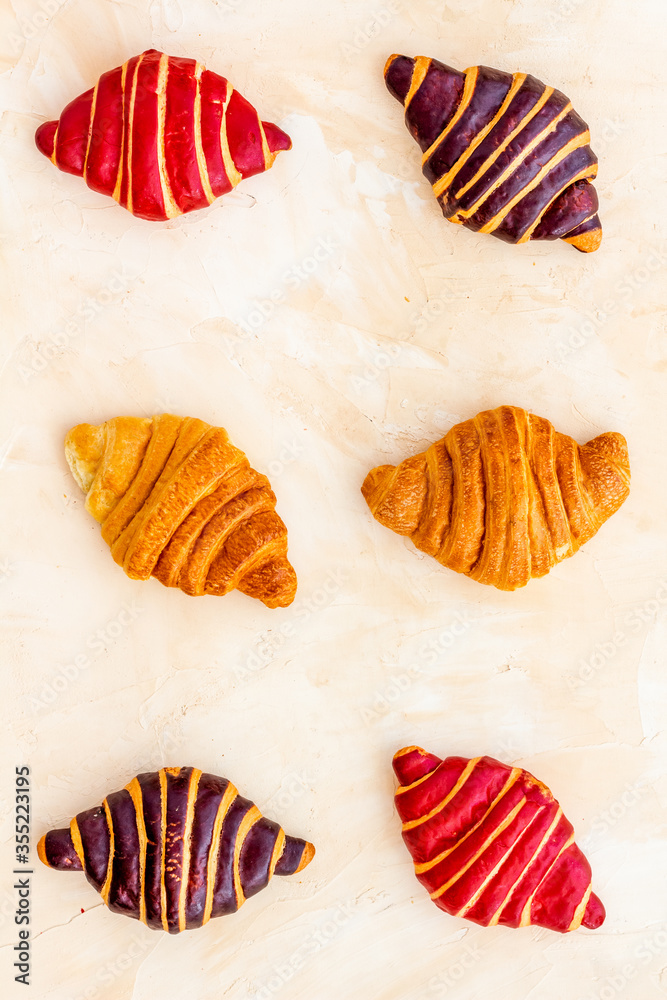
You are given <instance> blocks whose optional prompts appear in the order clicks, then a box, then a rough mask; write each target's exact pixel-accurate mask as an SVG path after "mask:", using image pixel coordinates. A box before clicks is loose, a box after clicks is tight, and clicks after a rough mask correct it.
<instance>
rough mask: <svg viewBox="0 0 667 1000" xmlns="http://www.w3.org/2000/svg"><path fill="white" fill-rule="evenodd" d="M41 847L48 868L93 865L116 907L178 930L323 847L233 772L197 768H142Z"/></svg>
mask: <svg viewBox="0 0 667 1000" xmlns="http://www.w3.org/2000/svg"><path fill="white" fill-rule="evenodd" d="M37 851H38V854H39V857H40V860H41V861H43V862H44V864H45V865H48V866H49V868H56V869H57V870H58V871H83V872H85V875H86V878H87V879H88V881H89V882H90V884H91V885H92V886H94V888H95V889H97V891H98V892H99V893H100V895H101V896H102V899H103V900H104V902H105V903H106V905H107V906H108V907H109V909H110V910H113V911H114V913H124V914H125V916H128V917H134V919H135V920H141V921H142V922H143V923H144V924H146V925H147V926H148V927H151V928H153V929H154V930H165V931H169V933H170V934H178V932H179V931H184V930H191V929H192V928H194V927H202V926H203V925H204V924H205V923H207V922H208V921H209V920H210V918H211V917H220V916H223V915H224V914H226V913H235V912H236V910H238V909H239V907H240V906H241V905H242V904H243V903H244V902H245V900H246V899H247V898H248V896H253V895H254V894H255V893H256V892H259V891H260V889H263V888H264V887H265V886H266V885H267V884H268V882H269V881H270V879H271V877H272V876H273V875H293V874H295V873H296V872H300V871H301V870H302V869H303V868H305V867H306V865H307V864H308V863H309V862H310V861H311V860H312V858H313V855H314V854H315V848H314V847H313V845H312V844H309V843H307V842H306V841H305V840H299V839H297V838H295V837H288V836H286V834H285V833H284V831H283V830H282V828H281V827H280V826H278V824H277V823H273V822H272V821H271V820H268V819H265V818H264V817H263V816H262V814H261V813H260V811H259V809H258V808H257V806H256V805H254V803H252V802H250V801H249V800H248V799H244V798H241V796H240V795H239V794H238V792H237V790H236V788H235V787H234V785H232V783H231V782H230V781H227V779H226V778H218V777H216V775H214V774H203V773H202V772H201V771H199V770H197V768H195V767H164V768H162V770H161V771H152V772H150V773H147V774H140V775H138V776H137V777H136V778H133V779H132V781H130V783H129V784H128V785H126V786H125V788H123V789H122V791H120V792H113V793H112V794H111V795H108V796H107V797H106V798H105V800H104V802H103V803H102V805H101V806H97V807H96V808H94V809H88V810H86V812H82V813H79V814H78V816H76V817H75V818H74V819H73V820H72V822H71V823H70V826H69V829H67V828H65V829H62V830H50V831H49V832H48V833H47V834H46V835H45V836H44V837H42V839H41V840H40V842H39V845H38V847H37Z"/></svg>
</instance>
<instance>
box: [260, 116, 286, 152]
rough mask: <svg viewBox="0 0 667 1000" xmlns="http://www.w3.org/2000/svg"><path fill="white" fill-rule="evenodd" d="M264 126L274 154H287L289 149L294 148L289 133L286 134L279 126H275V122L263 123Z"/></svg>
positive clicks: (268, 142) (269, 145)
mask: <svg viewBox="0 0 667 1000" xmlns="http://www.w3.org/2000/svg"><path fill="white" fill-rule="evenodd" d="M262 126H263V128H264V135H265V136H266V141H267V144H268V147H269V149H270V150H271V152H272V153H281V152H287V150H288V149H291V148H292V140H291V139H290V137H289V136H288V134H287V132H284V131H283V130H282V129H281V128H280V127H279V126H278V125H274V123H273V122H262Z"/></svg>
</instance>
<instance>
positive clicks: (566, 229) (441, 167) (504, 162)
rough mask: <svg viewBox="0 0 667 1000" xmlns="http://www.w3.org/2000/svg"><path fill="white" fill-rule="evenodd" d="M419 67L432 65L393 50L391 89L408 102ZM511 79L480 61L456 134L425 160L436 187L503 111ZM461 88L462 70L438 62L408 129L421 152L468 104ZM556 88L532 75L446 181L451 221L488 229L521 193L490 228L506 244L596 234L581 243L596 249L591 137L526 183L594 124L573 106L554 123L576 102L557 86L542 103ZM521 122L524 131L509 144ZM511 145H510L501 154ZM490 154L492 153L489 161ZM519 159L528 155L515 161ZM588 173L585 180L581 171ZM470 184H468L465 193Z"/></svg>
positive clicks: (415, 102) (444, 204)
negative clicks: (584, 118) (425, 64)
mask: <svg viewBox="0 0 667 1000" xmlns="http://www.w3.org/2000/svg"><path fill="white" fill-rule="evenodd" d="M419 65H422V66H423V65H424V63H418V61H417V60H415V59H409V58H407V57H406V56H396V57H393V58H392V60H390V62H389V63H388V64H387V67H386V70H385V79H386V82H387V87H388V89H389V90H390V92H391V93H392V94H393V95H394V97H396V98H397V100H399V101H401V103H402V104H405V100H406V97H407V95H408V93H409V92H410V90H411V89H412V85H413V84H412V80H413V74H414V73H415V72H416V69H417V67H418V66H419ZM417 79H418V77H415V80H417ZM512 79H513V78H512V76H511V75H510V74H508V73H504V72H501V71H499V70H494V69H490V68H489V67H486V66H480V67H478V69H477V77H476V81H475V86H474V89H473V91H472V94H471V96H470V100H469V102H468V104H467V106H466V108H465V109H464V110H463V112H462V114H461V116H460V118H459V119H458V120H457V121H456V123H455V124H454V125H453V126H452V127H451V131H450V132H449V133H448V134H447V135H446V136H445V137H444V138H442V139H441V140H440V141H439V142H438V143H437V144H436V148H435V149H434V151H433V153H432V154H431V156H430V157H429V159H428V161H427V162H426V163H425V164H424V166H423V171H424V174H425V176H426V178H427V179H428V180H429V182H430V183H431V185H435V184H436V183H437V181H439V180H440V179H441V178H443V177H444V176H445V175H446V174H448V173H449V171H450V170H451V169H452V168H453V167H455V165H456V164H457V163H458V162H459V160H460V159H461V157H462V156H463V155H464V154H465V153H466V151H467V150H469V149H470V147H471V145H472V144H473V143H474V142H475V141H476V140H477V138H478V137H479V135H480V133H481V132H482V130H483V129H485V128H486V127H487V126H488V125H489V123H490V122H491V121H492V120H493V119H494V118H495V117H496V115H497V114H498V112H499V111H500V109H501V107H502V105H503V104H504V102H505V100H506V98H507V95H508V92H509V90H510V87H511V85H512ZM463 87H464V74H462V73H459V72H458V71H457V70H454V69H452V68H450V67H448V66H446V65H445V64H443V63H440V62H438V61H437V60H431V63H430V65H429V68H428V70H427V72H426V74H425V77H424V79H423V81H422V82H421V83H420V84H419V86H418V87H417V89H416V91H415V92H414V93H413V96H412V98H411V100H410V102H409V104H408V107H407V109H406V115H405V117H406V124H407V127H408V129H409V130H410V133H411V134H412V135H413V137H414V138H415V139H416V141H417V142H418V143H419V146H420V147H421V149H422V150H424V151H426V150H427V149H429V148H430V147H431V146H432V145H433V144H434V143H435V141H436V140H437V139H438V138H439V137H440V136H441V134H442V132H443V131H444V130H445V129H446V127H447V125H448V123H449V122H451V120H452V117H453V116H454V115H455V114H456V111H457V108H458V107H459V105H460V101H461V99H462V94H463ZM548 92H549V88H547V87H545V85H544V84H543V83H541V81H539V80H537V79H536V78H535V77H533V76H526V78H525V80H524V81H523V83H522V84H521V86H520V87H519V89H518V90H517V92H516V94H514V96H513V97H512V99H511V101H509V102H508V106H507V108H505V110H504V111H503V114H502V116H501V117H500V118H499V120H498V121H497V122H496V123H495V125H494V126H493V128H491V129H490V131H489V133H488V135H486V136H484V138H483V139H482V140H481V142H479V145H478V146H477V147H476V148H475V150H474V151H473V152H472V153H471V154H470V155H469V157H468V158H467V160H466V162H465V163H463V164H462V165H461V167H460V169H457V171H456V173H455V175H454V177H453V178H452V179H451V181H450V182H449V185H448V188H446V189H445V190H444V191H442V192H441V193H440V194H439V196H438V198H439V201H440V205H441V208H442V211H443V214H444V215H445V217H446V218H452V217H453V216H457V218H456V219H455V221H462V222H463V224H464V225H465V226H466V227H467V228H469V229H472V230H474V231H479V230H480V229H483V228H484V227H485V226H486V225H487V224H488V223H489V222H491V220H494V219H496V218H497V216H498V215H499V214H500V213H502V212H503V210H506V208H507V206H508V204H509V203H510V202H512V201H513V200H514V199H516V198H518V199H519V200H518V201H517V203H516V205H514V206H513V207H512V208H511V209H510V211H509V212H507V213H506V214H505V216H504V218H503V219H502V221H499V222H498V223H497V224H494V228H493V230H492V235H494V236H496V237H497V238H498V239H501V240H504V241H505V242H509V243H517V242H519V241H521V240H522V239H525V238H527V237H530V239H539V240H544V239H558V238H567V239H568V240H570V239H572V237H577V236H579V235H583V234H586V233H591V234H593V233H596V236H595V238H592V239H590V240H585V239H582V240H580V241H577V240H576V239H575V240H573V244H574V245H575V246H576V247H577V249H581V250H585V251H586V252H590V251H591V250H594V249H596V248H597V246H598V245H599V241H600V238H601V227H600V222H599V219H598V218H597V216H595V212H596V210H597V204H596V198H597V196H596V195H595V190H594V188H593V186H592V184H591V182H590V179H591V178H592V177H594V175H595V166H596V164H597V157H596V156H595V154H594V153H593V152H592V150H591V149H590V146H589V145H587V144H586V145H585V146H582V147H580V148H579V149H577V150H574V151H572V152H570V153H568V154H567V156H566V157H564V158H563V159H562V160H560V161H559V162H558V163H557V164H555V165H554V166H553V167H550V168H549V170H548V172H547V173H546V174H545V175H544V176H543V177H541V179H540V181H539V184H537V185H536V186H535V188H534V189H533V190H528V188H529V187H530V186H531V183H532V182H534V181H535V180H536V178H537V177H538V175H540V174H541V171H542V170H543V168H545V167H546V166H547V164H549V163H550V162H551V161H552V159H554V158H556V157H557V156H558V154H559V153H560V152H561V150H563V148H564V147H565V146H566V145H567V144H568V143H569V142H570V141H571V140H573V139H575V138H576V137H577V136H583V135H585V133H586V132H587V125H586V123H585V122H584V121H583V119H581V118H580V117H579V115H578V114H577V113H576V112H575V111H574V110H572V109H571V108H570V110H569V111H568V112H567V113H566V114H564V116H563V117H562V119H561V120H560V121H559V122H557V123H556V124H554V123H555V122H556V119H557V118H558V117H559V115H561V114H562V113H563V112H564V111H565V109H566V108H567V106H568V105H569V100H568V98H567V97H566V96H565V95H564V94H562V93H561V92H560V91H558V90H553V92H551V93H550V94H549V96H548V98H547V99H546V100H544V97H545V96H546V94H547V93H548ZM542 100H544V103H543V104H542V106H541V107H540V109H539V110H538V111H537V112H536V113H534V114H533V116H532V118H531V119H530V121H528V122H526V123H525V124H523V125H522V124H521V123H522V122H523V121H524V119H525V118H526V117H527V116H528V115H529V114H530V112H531V111H533V110H534V109H535V107H536V105H537V104H538V102H541V101H542ZM517 129H518V131H517V134H516V135H514V136H513V138H512V139H511V141H509V140H510V136H512V135H513V133H514V132H515V131H516V130H517ZM533 141H537V144H536V145H535V148H534V149H531V151H530V152H529V153H528V155H525V150H526V148H527V147H528V146H529V145H530V144H531V143H532V142H533ZM505 142H507V146H506V148H504V149H502V151H501V152H500V153H498V152H497V151H498V149H499V148H500V147H501V146H502V145H503V144H504V143H505ZM490 157H494V159H493V162H491V163H490V164H489V163H487V161H488V160H489V158H490ZM521 157H523V158H522V159H521V162H517V161H518V160H519V159H520V158H521ZM508 170H509V171H510V173H509V176H508V177H506V179H505V180H504V181H503V183H502V184H498V179H499V178H500V177H501V176H502V175H503V174H504V173H505V172H506V171H508ZM581 173H583V174H584V175H585V177H584V178H580V176H579V175H580V174H581ZM478 174H479V176H477V175H478ZM475 178H476V179H475ZM577 178H578V179H577ZM473 180H474V183H472V182H473ZM468 184H469V185H470V187H469V188H468V190H467V191H464V190H463V189H464V188H465V187H466V185H468ZM496 185H497V186H496ZM480 200H481V201H482V203H481V204H480V206H479V207H478V208H477V210H476V211H475V213H474V214H473V215H471V216H470V217H469V218H468V217H466V218H463V219H460V218H459V214H460V213H461V212H468V211H469V210H470V209H471V208H472V207H473V206H474V205H476V204H477V202H478V201H480ZM591 216H595V217H594V218H592V217H591ZM531 230H532V231H531ZM577 242H578V243H579V245H577Z"/></svg>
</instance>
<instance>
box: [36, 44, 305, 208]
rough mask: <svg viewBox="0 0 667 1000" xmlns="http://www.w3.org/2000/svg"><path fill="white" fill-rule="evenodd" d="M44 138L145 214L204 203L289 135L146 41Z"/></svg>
mask: <svg viewBox="0 0 667 1000" xmlns="http://www.w3.org/2000/svg"><path fill="white" fill-rule="evenodd" d="M35 140H36V142H37V146H38V148H39V149H40V150H41V151H42V153H44V155H45V156H48V158H49V159H50V160H51V162H52V163H55V165H56V166H57V167H60V169H61V170H64V171H65V172H66V173H68V174H76V175H77V176H78V177H83V179H84V180H85V182H86V184H87V185H88V187H90V188H92V189H93V191H99V192H100V193H101V194H108V195H111V197H112V198H115V200H116V201H117V202H119V204H121V205H122V206H123V208H126V209H127V210H128V211H129V212H132V214H133V215H138V216H139V217H140V218H142V219H152V220H165V219H173V218H174V217H175V216H177V215H182V214H183V213H184V212H192V211H194V210H195V209H198V208H205V207H206V206H207V205H210V204H211V202H212V201H214V199H215V198H217V197H219V196H220V195H221V194H225V193H226V192H227V191H231V190H232V188H233V187H235V186H236V185H237V184H238V183H239V181H241V180H243V178H244V177H251V176H252V175H253V174H259V173H261V172H262V171H264V170H268V169H269V167H271V166H272V164H273V161H274V160H275V158H276V156H277V155H278V153H279V152H280V150H282V149H290V148H291V145H292V143H291V141H290V138H289V136H288V135H286V134H285V132H283V131H282V130H281V129H279V128H278V126H277V125H272V124H271V123H270V122H263V121H260V119H259V117H258V115H257V112H256V111H255V109H254V108H253V106H252V105H251V104H249V103H248V101H246V100H245V98H243V97H241V95H240V94H239V92H238V91H237V90H234V88H233V87H232V85H231V83H229V82H228V81H227V80H225V78H224V77H222V76H218V74H217V73H211V72H210V71H209V70H206V69H204V67H203V66H202V64H201V63H199V62H196V61H195V60H194V59H182V58H180V57H176V56H167V55H165V54H164V52H158V51H157V50H156V49H148V50H147V51H146V52H144V53H142V54H141V55H140V56H134V57H133V58H132V59H128V61H127V62H126V63H124V64H123V65H122V66H118V67H117V68H116V69H112V70H110V71H109V72H108V73H104V74H103V75H102V76H101V77H100V79H99V80H98V81H97V83H96V84H95V86H94V87H93V89H92V90H87V91H86V93H85V94H81V96H80V97H77V98H75V100H73V101H72V102H71V103H70V104H68V105H67V107H66V108H65V110H64V111H63V113H62V114H61V116H60V119H59V120H58V121H52V122H45V123H44V124H43V125H40V127H39V128H38V129H37V132H36V134H35Z"/></svg>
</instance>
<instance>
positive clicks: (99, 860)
mask: <svg viewBox="0 0 667 1000" xmlns="http://www.w3.org/2000/svg"><path fill="white" fill-rule="evenodd" d="M76 822H77V826H78V827H79V833H80V834H81V843H82V844H83V857H84V860H85V862H86V878H87V879H88V881H89V882H90V884H91V885H92V886H94V887H95V888H96V889H97V891H98V892H99V891H100V889H101V888H102V886H103V885H104V882H105V879H106V877H107V866H108V863H109V827H108V826H107V820H106V814H105V812H104V806H96V807H95V809H87V810H86V811H85V812H82V813H79V814H78V816H77V817H76Z"/></svg>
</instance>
